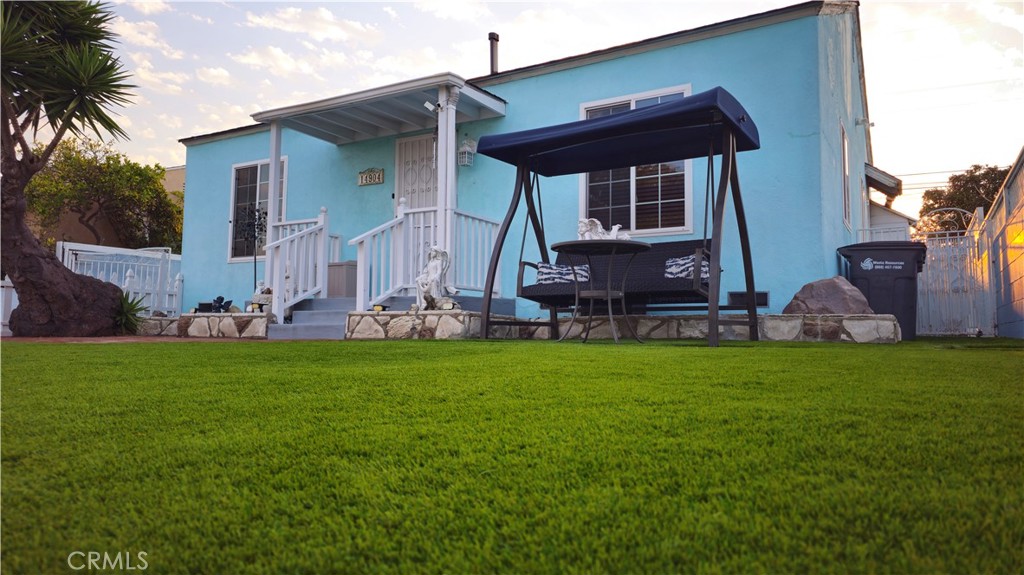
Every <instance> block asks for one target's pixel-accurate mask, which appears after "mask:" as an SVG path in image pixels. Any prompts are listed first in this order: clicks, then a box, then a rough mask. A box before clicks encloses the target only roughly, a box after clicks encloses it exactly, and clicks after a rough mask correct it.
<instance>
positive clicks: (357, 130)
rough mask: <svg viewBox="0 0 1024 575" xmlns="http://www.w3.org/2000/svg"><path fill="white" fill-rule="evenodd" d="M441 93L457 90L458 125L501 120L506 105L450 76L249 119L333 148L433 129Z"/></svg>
mask: <svg viewBox="0 0 1024 575" xmlns="http://www.w3.org/2000/svg"><path fill="white" fill-rule="evenodd" d="M442 87H448V88H457V89H458V90H459V93H460V95H459V99H458V103H457V104H456V106H455V109H456V114H457V115H456V121H457V122H466V121H470V120H483V119H487V118H496V117H500V116H504V115H505V101H504V100H502V99H501V98H498V97H497V96H495V95H493V94H490V93H489V92H487V91H485V90H481V89H480V88H477V87H476V86H473V85H472V84H470V83H468V82H466V80H465V79H463V78H461V77H459V76H456V75H455V74H452V73H450V72H447V73H443V74H436V75H433V76H427V77H425V78H418V79H415V80H409V81H406V82H400V83H397V84H391V85H388V86H382V87H380V88H373V89H371V90H364V91H362V92H354V93H351V94H345V95H342V96H335V97H333V98H327V99H325V100H318V101H315V102H307V103H304V104H296V105H293V106H286V107H284V108H276V109H273V110H265V111H262V112H257V113H255V114H253V115H252V118H253V119H254V120H256V121H257V122H261V123H267V124H269V123H271V122H275V121H277V122H280V123H281V125H283V126H285V127H288V128H290V129H292V130H296V131H299V132H302V133H304V134H308V135H310V136H313V137H315V138H319V139H321V140H325V141H328V142H332V143H334V144H339V145H340V144H348V143H352V142H358V141H361V140H369V139H373V138H380V137H384V136H395V135H399V134H404V133H409V132H418V131H422V130H427V129H433V128H434V126H436V125H437V112H436V108H435V107H436V105H437V104H438V90H439V89H440V88H442Z"/></svg>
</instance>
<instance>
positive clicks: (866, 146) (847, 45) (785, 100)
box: [182, 2, 900, 317]
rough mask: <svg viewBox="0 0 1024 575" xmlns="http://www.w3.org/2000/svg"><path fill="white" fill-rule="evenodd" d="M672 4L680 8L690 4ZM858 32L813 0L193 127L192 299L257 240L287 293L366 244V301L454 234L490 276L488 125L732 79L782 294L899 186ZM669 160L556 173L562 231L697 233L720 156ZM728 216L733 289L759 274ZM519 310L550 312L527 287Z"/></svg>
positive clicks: (552, 233)
mask: <svg viewBox="0 0 1024 575" xmlns="http://www.w3.org/2000/svg"><path fill="white" fill-rule="evenodd" d="M673 11H676V12H678V13H679V15H680V20H685V13H686V7H685V5H680V6H678V7H675V6H674V7H673ZM659 17H662V18H664V17H669V16H668V15H666V14H661V15H659ZM860 42H861V40H860V21H859V16H858V4H857V2H806V3H803V4H799V5H795V6H791V7H788V8H783V9H779V10H773V11H770V12H766V13H763V14H757V15H753V16H748V17H745V18H739V19H736V20H730V21H727V22H722V23H719V24H713V25H709V26H704V27H701V28H697V29H693V30H688V31H683V32H678V33H674V34H668V35H665V36H660V37H656V38H651V39H649V40H644V41H640V42H635V43H632V44H627V45H623V46H617V47H612V48H608V49H606V50H602V51H597V52H592V53H588V54H583V55H580V56H575V57H570V58H564V59H561V60H556V61H552V62H546V63H542V64H538V65H535V66H529V67H525V68H520V69H516V70H510V71H504V72H497V71H495V72H494V73H491V74H489V75H487V76H483V77H480V78H473V79H470V80H465V79H463V78H461V77H459V76H457V75H455V74H452V73H444V74H438V75H434V76H428V77H425V78H420V79H415V80H410V81H407V82H402V83H398V84H394V85H390V86H382V87H380V88H375V89H372V90H366V91H363V92H359V93H353V94H346V95H341V96H337V97H335V98H331V99H327V100H320V101H316V102H308V103H298V104H296V105H294V106H289V107H285V108H279V109H274V110H267V111H264V112H260V113H257V114H254V115H253V118H254V119H255V120H256V121H257V122H258V124H257V125H252V126H245V127H240V128H237V129H233V130H228V131H225V132H220V133H215V134H207V135H200V136H194V137H190V138H186V139H184V140H182V142H183V143H184V144H185V146H186V148H187V164H186V165H187V168H188V173H187V185H186V188H185V189H186V202H185V220H184V244H183V273H184V275H185V277H186V278H189V281H188V282H187V283H186V290H185V295H184V298H183V305H184V307H185V308H186V309H187V308H190V307H194V306H196V305H197V303H198V302H199V301H210V300H212V299H213V298H214V297H216V296H218V295H222V296H224V297H225V298H227V299H234V300H235V301H243V300H245V299H247V298H248V297H249V294H251V293H252V290H253V275H254V272H253V260H254V252H255V259H256V261H257V264H256V267H257V274H258V276H259V277H261V278H265V280H266V281H267V282H268V284H269V285H271V286H272V287H273V288H274V290H275V291H274V293H275V306H276V307H275V309H282V307H283V306H286V305H290V304H291V303H293V302H294V301H295V300H296V299H300V298H302V297H307V296H316V295H321V294H323V293H326V287H325V286H324V285H323V284H324V283H326V274H325V273H324V271H325V270H324V268H325V267H326V266H325V265H323V264H322V263H317V265H315V266H314V265H311V262H314V261H315V262H325V261H326V259H327V258H330V259H331V260H333V261H337V260H357V261H358V270H357V278H358V282H357V284H358V285H357V294H356V295H357V296H358V297H359V298H360V299H359V301H360V305H361V306H364V307H365V306H367V305H370V304H373V303H377V302H379V301H383V300H385V299H387V298H388V297H389V296H391V295H395V294H402V293H406V294H407V293H409V292H410V291H411V289H412V287H413V279H414V278H415V276H416V274H417V273H419V270H421V269H422V267H423V264H424V263H425V261H426V260H425V253H426V249H427V247H429V245H431V244H436V245H438V246H440V247H441V248H443V249H445V250H447V251H448V252H449V254H450V257H451V262H452V267H451V271H450V272H449V283H453V284H455V285H456V287H458V288H460V289H461V290H462V291H463V293H465V294H470V295H472V294H479V293H480V290H481V289H482V288H483V284H484V275H485V273H486V267H487V262H488V261H489V258H490V248H491V246H492V245H493V237H494V232H495V228H496V226H497V223H498V222H500V221H501V220H502V218H503V217H504V215H505V212H506V210H507V207H508V203H509V201H510V199H511V193H512V188H513V181H514V177H515V170H514V168H513V167H512V166H509V165H507V164H504V163H502V162H499V161H497V160H493V159H491V158H487V157H483V156H476V157H475V158H473V157H472V154H471V153H470V152H471V150H472V149H473V147H474V143H475V141H476V140H478V139H479V138H480V137H481V136H482V135H485V134H497V133H506V132H513V131H518V130H524V129H530V128H539V127H544V126H549V125H554V124H561V123H565V122H570V121H575V120H580V119H585V118H592V117H598V116H601V115H607V114H614V113H618V112H620V111H624V110H629V109H633V108H637V107H642V106H647V105H651V104H656V103H658V102H663V101H667V100H671V99H674V98H679V97H684V96H687V95H690V94H694V93H698V92H701V91H704V90H707V89H710V88H713V87H716V86H721V87H723V88H725V89H726V90H728V91H729V92H730V93H732V94H733V95H734V96H735V97H736V98H737V99H738V100H739V102H740V103H741V104H742V105H743V106H744V107H745V108H746V110H747V111H748V112H749V113H750V115H751V116H752V118H753V120H754V121H755V122H756V124H757V127H758V130H759V132H760V140H761V149H759V150H756V151H751V152H744V153H741V154H740V155H739V157H738V168H739V174H740V178H741V180H742V189H743V197H744V204H745V208H746V217H747V222H748V224H749V233H750V238H751V242H752V245H753V268H754V274H755V277H756V287H757V290H758V291H765V292H768V295H769V305H768V307H767V308H766V309H765V310H764V311H767V312H775V313H777V312H780V311H781V310H782V308H783V307H784V306H785V305H786V304H787V303H788V302H789V300H790V298H791V297H792V296H793V294H795V293H796V292H797V291H798V290H799V289H800V287H801V286H802V285H804V284H805V283H807V282H810V281H814V280H818V279H821V278H826V277H831V276H834V275H836V274H837V273H838V272H839V267H838V266H839V263H838V258H837V256H836V248H838V247H840V246H844V245H848V244H852V243H857V242H858V241H861V238H862V237H863V235H862V230H866V229H867V228H870V227H871V226H872V224H873V223H876V221H877V220H878V219H879V218H880V217H881V216H875V213H873V212H872V210H873V208H872V207H871V203H870V201H869V189H873V190H877V191H880V192H882V193H883V194H885V195H887V196H889V197H890V198H891V197H893V196H895V195H898V194H899V193H900V186H899V180H897V179H896V178H893V177H892V176H889V175H888V174H886V173H885V172H883V171H882V170H879V169H877V168H875V167H873V166H871V162H872V158H871V142H870V134H869V128H870V122H869V120H868V111H867V103H866V98H865V87H864V63H863V55H862V51H861V45H860ZM491 46H492V51H493V50H495V49H496V37H493V35H492V43H491ZM493 61H495V59H493V58H492V62H493ZM460 152H461V154H460ZM460 156H461V157H460ZM654 168H655V169H651V168H644V167H641V168H634V169H625V170H613V171H609V172H603V173H591V174H582V175H573V176H560V177H554V178H544V179H542V181H541V188H542V190H543V192H542V195H543V198H544V214H545V225H546V234H547V238H546V239H547V241H548V243H549V244H550V243H555V242H558V241H563V240H568V239H575V238H576V230H577V221H578V219H580V218H585V217H597V218H600V219H601V220H602V221H603V222H604V224H605V226H606V227H610V226H611V225H612V224H621V225H622V227H623V229H625V230H627V231H628V232H629V233H630V234H631V235H632V236H633V237H634V238H637V239H642V240H644V241H651V242H658V241H667V240H677V239H699V238H701V237H702V236H703V234H704V216H703V214H704V209H705V183H706V182H705V174H706V173H707V163H706V161H705V160H704V159H696V160H687V161H684V162H677V163H672V164H663V165H662V168H661V169H657V166H655V167H654ZM321 207H323V208H326V217H325V218H322V219H319V220H318V219H317V218H318V216H319V214H320V209H321ZM879 207H881V206H879ZM253 208H256V209H257V210H256V211H259V212H260V213H263V212H265V213H266V217H267V219H268V220H269V221H270V222H274V225H271V226H270V230H269V232H268V235H269V238H268V239H269V242H268V243H269V245H271V246H272V249H271V250H270V255H269V256H265V255H264V249H263V248H262V245H258V243H257V242H254V241H252V240H251V239H250V237H248V233H247V226H246V225H245V224H246V223H247V222H249V221H250V218H249V216H251V215H252V214H253V213H254V210H253ZM886 212H887V210H884V208H883V213H886ZM324 220H326V225H324V226H321V225H320V223H319V222H321V221H324ZM522 223H523V222H522V214H520V215H519V216H518V217H517V224H516V225H515V226H513V228H514V229H515V228H516V227H517V228H518V230H519V231H516V232H514V233H513V235H512V237H510V239H509V241H508V242H507V243H506V244H505V245H506V246H507V247H506V252H508V253H506V254H505V255H504V257H502V259H501V261H502V268H501V269H500V282H499V284H498V285H500V289H498V290H497V291H499V292H500V294H499V295H501V296H502V297H506V298H511V297H514V294H515V283H516V275H517V271H518V269H517V263H518V262H517V260H518V259H519V258H518V256H519V253H518V251H519V244H520V242H519V239H520V236H519V234H522V233H523V232H522V231H521V230H522V229H523V228H522ZM881 224H885V225H887V223H886V222H881ZM730 227H732V228H733V229H732V231H730V232H728V233H727V235H726V236H725V237H724V242H723V260H722V261H723V268H724V269H725V272H724V274H723V276H722V281H723V290H722V291H723V292H727V291H739V290H742V289H744V281H743V273H742V271H740V270H742V269H743V268H742V264H741V261H740V254H739V249H738V243H737V239H736V232H735V229H734V227H733V226H731V225H727V226H726V229H727V230H728V229H729V228H730ZM324 228H326V229H324ZM329 235H334V236H340V238H341V239H342V241H341V242H334V243H333V244H332V243H331V242H330V241H329V239H328V237H327V236H329ZM262 241H263V240H261V242H260V243H262ZM326 245H333V246H334V250H333V251H335V252H338V251H340V253H332V254H327V253H326V252H327V251H328V250H327V249H326V248H325V247H324V246H326ZM313 246H317V247H316V249H313ZM508 246H514V248H513V247H508ZM509 250H514V253H513V252H511V251H509ZM536 250H537V248H536V245H534V246H533V247H532V248H531V247H530V246H529V242H527V247H526V253H525V255H524V258H525V259H528V260H531V261H536V257H537V254H536ZM289 254H290V255H289ZM265 260H269V261H265ZM314 270H316V271H315V273H314ZM285 276H287V279H285ZM277 298H280V299H277ZM516 313H517V315H519V316H520V317H534V316H539V315H541V312H540V310H539V309H538V307H537V306H536V305H535V304H533V303H532V302H529V301H525V300H518V301H517V302H516Z"/></svg>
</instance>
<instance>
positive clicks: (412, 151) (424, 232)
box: [395, 135, 438, 282]
mask: <svg viewBox="0 0 1024 575" xmlns="http://www.w3.org/2000/svg"><path fill="white" fill-rule="evenodd" d="M397 156H398V161H397V164H398V165H397V169H396V174H397V175H396V177H395V202H396V204H395V211H396V213H397V211H398V202H399V201H401V200H402V199H403V198H404V199H405V213H406V215H405V222H406V223H405V228H404V233H403V234H402V242H403V243H404V245H402V246H397V249H400V250H402V251H403V252H404V255H403V258H402V259H403V261H405V265H406V266H408V267H407V269H406V270H404V272H403V273H404V274H406V276H407V278H406V279H407V281H409V282H411V280H412V278H414V277H416V275H417V274H418V273H419V272H420V271H421V270H422V269H423V266H424V265H426V262H427V254H428V253H429V252H430V247H431V246H433V245H435V244H436V243H437V240H438V238H437V229H438V221H437V217H438V214H437V163H436V161H435V151H434V136H432V135H428V136H418V137H415V138H407V139H403V140H398V153H397Z"/></svg>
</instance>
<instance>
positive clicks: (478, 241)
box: [349, 203, 500, 310]
mask: <svg viewBox="0 0 1024 575" xmlns="http://www.w3.org/2000/svg"><path fill="white" fill-rule="evenodd" d="M437 218H438V215H437V210H436V209H434V208H424V209H416V210H406V209H405V205H404V203H400V204H399V207H398V215H397V216H395V218H394V219H393V220H391V221H389V222H386V223H384V224H381V225H379V226H377V227H376V228H373V229H372V230H370V231H368V232H366V233H364V234H362V235H360V236H358V237H356V238H353V239H352V240H350V241H349V245H354V246H356V262H357V264H356V265H357V270H358V271H357V276H356V309H359V310H364V309H368V308H369V307H370V306H371V305H374V304H378V303H381V302H383V301H384V300H386V299H388V298H389V297H391V296H395V295H403V294H408V293H414V291H415V289H416V276H417V275H419V274H420V272H421V271H422V270H423V268H424V266H425V265H426V263H427V256H428V254H429V251H430V248H431V246H433V245H436V244H437V242H438V221H437ZM452 225H453V226H454V228H453V234H452V243H453V245H452V246H450V248H449V250H450V252H451V253H450V255H451V259H450V261H451V268H450V269H449V270H448V273H449V274H450V275H449V276H448V279H449V281H450V282H451V284H452V285H454V287H456V288H457V289H459V290H470V291H483V289H484V284H485V281H486V279H487V265H488V263H489V262H490V258H491V250H492V249H493V247H494V238H495V236H496V235H497V232H498V227H499V226H500V224H499V223H498V222H496V221H493V220H489V219H486V218H481V217H478V216H474V215H470V214H467V213H465V212H462V211H456V212H455V218H454V222H452Z"/></svg>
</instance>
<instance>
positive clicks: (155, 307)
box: [57, 242, 184, 317]
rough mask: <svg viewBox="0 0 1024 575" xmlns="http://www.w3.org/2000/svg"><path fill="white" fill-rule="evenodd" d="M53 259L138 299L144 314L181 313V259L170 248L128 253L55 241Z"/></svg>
mask: <svg viewBox="0 0 1024 575" xmlns="http://www.w3.org/2000/svg"><path fill="white" fill-rule="evenodd" d="M57 257H58V258H59V259H60V261H61V263H63V264H64V266H65V267H67V268H68V269H70V270H71V271H73V272H75V273H77V274H82V275H87V276H90V277H94V278H96V279H99V280H102V281H107V282H110V283H112V284H115V285H117V286H118V287H120V288H121V290H122V291H124V292H125V293H127V294H128V295H129V297H131V298H133V299H134V298H142V304H143V305H144V306H146V307H147V308H148V310H147V311H146V312H145V313H144V315H148V314H152V313H154V312H158V311H159V312H162V313H165V314H167V315H168V316H171V317H174V316H177V315H178V313H179V312H180V310H181V290H182V284H183V283H184V278H183V277H182V275H181V256H180V255H177V254H172V253H171V250H170V248H144V249H139V250H129V249H124V248H111V247H106V246H95V245H90V244H79V243H74V242H57Z"/></svg>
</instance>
